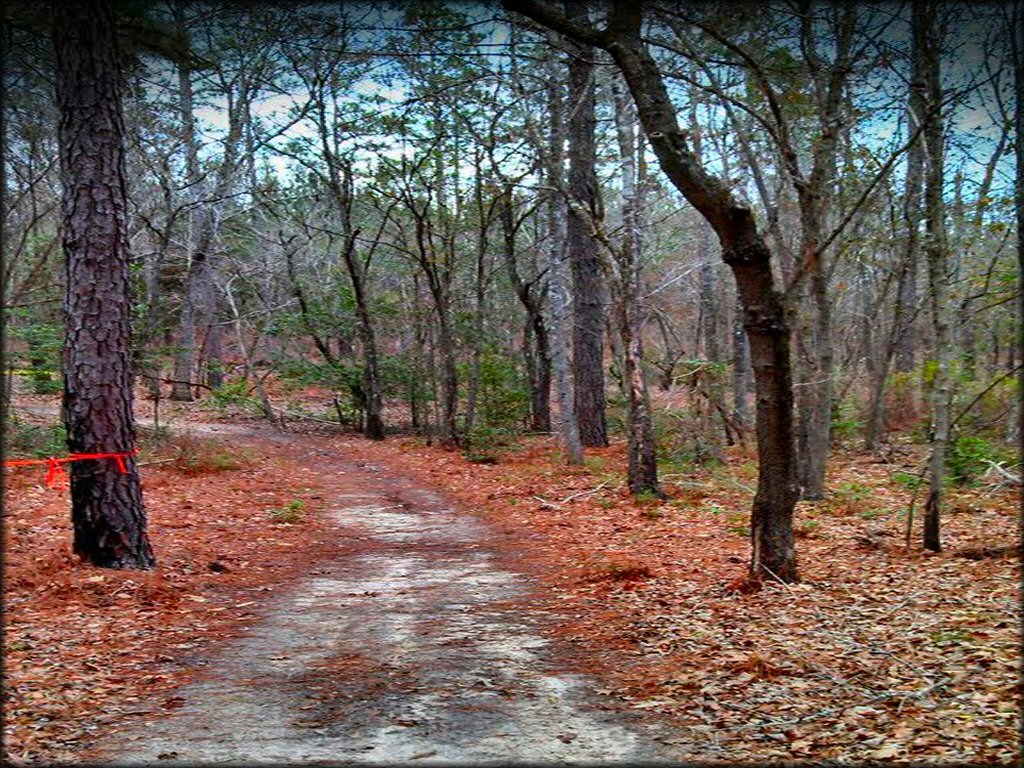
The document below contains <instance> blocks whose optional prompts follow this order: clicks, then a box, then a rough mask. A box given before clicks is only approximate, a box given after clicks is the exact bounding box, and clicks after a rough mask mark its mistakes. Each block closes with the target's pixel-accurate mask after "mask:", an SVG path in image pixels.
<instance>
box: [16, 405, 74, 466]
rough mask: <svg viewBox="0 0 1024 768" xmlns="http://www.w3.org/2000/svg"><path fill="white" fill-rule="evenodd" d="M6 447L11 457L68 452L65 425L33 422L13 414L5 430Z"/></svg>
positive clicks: (54, 454) (44, 455)
mask: <svg viewBox="0 0 1024 768" xmlns="http://www.w3.org/2000/svg"><path fill="white" fill-rule="evenodd" d="M4 449H5V453H7V454H8V455H9V456H10V457H11V458H18V457H21V458H45V457H47V456H58V455H63V454H65V453H67V450H68V442H67V432H66V431H65V429H64V425H63V424H60V423H56V424H33V423H31V422H28V421H24V420H22V419H19V418H18V417H16V416H14V415H11V416H10V417H9V418H8V420H7V427H6V429H5V430H4Z"/></svg>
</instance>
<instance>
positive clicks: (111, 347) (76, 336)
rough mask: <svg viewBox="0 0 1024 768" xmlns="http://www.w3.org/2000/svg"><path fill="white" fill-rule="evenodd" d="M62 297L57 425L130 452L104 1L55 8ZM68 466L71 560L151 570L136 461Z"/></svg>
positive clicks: (81, 446) (113, 110) (119, 211)
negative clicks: (63, 334)
mask: <svg viewBox="0 0 1024 768" xmlns="http://www.w3.org/2000/svg"><path fill="white" fill-rule="evenodd" d="M54 14H55V15H54V29H53V40H54V49H55V52H56V59H57V103H58V106H59V109H60V126H59V131H58V142H59V146H60V161H61V176H62V182H63V201H62V215H63V226H64V241H63V242H64V253H65V258H66V277H67V288H66V293H65V300H64V308H65V314H66V323H67V326H66V337H65V349H64V371H65V374H64V402H63V410H64V419H65V424H66V426H67V433H68V447H69V449H70V450H71V451H72V452H75V453H127V452H130V451H132V450H133V449H134V446H135V428H134V423H133V416H132V361H131V339H130V326H129V318H130V313H131V304H130V298H129V280H128V277H129V273H128V265H129V256H128V243H127V237H126V232H127V203H126V194H125V185H124V146H123V135H124V125H123V118H122V115H121V97H120V86H119V71H118V51H117V42H116V38H115V27H114V15H113V10H112V7H111V4H110V3H109V2H89V3H70V4H66V5H64V4H58V5H55V6H54ZM124 463H125V467H126V469H127V471H126V472H123V473H122V472H121V471H120V469H119V468H118V465H117V462H116V461H114V460H112V459H91V460H85V461H76V462H73V463H71V464H70V471H69V475H70V479H71V518H72V523H73V525H74V550H75V552H76V553H77V554H78V555H80V556H81V557H82V558H83V559H84V560H87V561H88V562H90V563H92V564H93V565H98V566H101V567H106V568H150V567H152V566H153V565H154V563H155V559H154V557H153V551H152V548H151V546H150V543H149V538H148V536H147V532H146V514H145V510H144V508H143V505H142V487H141V484H140V482H139V474H138V468H137V466H136V463H135V460H134V459H133V458H132V457H131V456H128V457H126V458H125V459H124Z"/></svg>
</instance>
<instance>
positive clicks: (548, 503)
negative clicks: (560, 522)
mask: <svg viewBox="0 0 1024 768" xmlns="http://www.w3.org/2000/svg"><path fill="white" fill-rule="evenodd" d="M530 498H531V499H536V500H537V501H539V502H540V503H541V504H542V505H543V506H545V507H551V509H561V508H562V505H561V504H557V503H555V502H553V501H548V500H547V499H545V498H543V497H541V496H531V497H530Z"/></svg>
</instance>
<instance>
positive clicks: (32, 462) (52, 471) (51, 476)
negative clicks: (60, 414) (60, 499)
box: [4, 451, 135, 489]
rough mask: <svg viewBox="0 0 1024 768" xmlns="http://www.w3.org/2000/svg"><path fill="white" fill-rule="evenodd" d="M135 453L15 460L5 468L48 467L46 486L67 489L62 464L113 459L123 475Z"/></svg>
mask: <svg viewBox="0 0 1024 768" xmlns="http://www.w3.org/2000/svg"><path fill="white" fill-rule="evenodd" d="M134 453H135V451H122V452H121V453H72V454H71V455H70V456H62V457H60V458H57V457H55V456H51V457H50V458H48V459H15V460H13V461H5V462H4V466H5V467H31V466H39V465H45V466H46V486H47V487H48V488H58V489H59V488H65V487H66V486H67V484H68V475H67V472H65V471H64V467H62V466H61V465H62V464H70V463H71V462H72V461H83V460H85V459H113V460H114V461H116V462H117V468H118V469H119V470H121V472H122V474H123V473H125V472H127V471H128V468H127V467H126V466H125V463H124V459H125V457H126V456H132V455H134Z"/></svg>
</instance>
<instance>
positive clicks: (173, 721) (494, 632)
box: [96, 425, 685, 765]
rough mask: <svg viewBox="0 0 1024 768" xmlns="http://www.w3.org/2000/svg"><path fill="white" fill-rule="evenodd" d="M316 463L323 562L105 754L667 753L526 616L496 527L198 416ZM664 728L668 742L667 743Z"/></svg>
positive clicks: (426, 756)
mask: <svg viewBox="0 0 1024 768" xmlns="http://www.w3.org/2000/svg"><path fill="white" fill-rule="evenodd" d="M202 431H203V432H205V433H208V434H211V435H216V436H219V437H221V438H225V437H227V438H229V439H230V440H232V442H236V443H240V444H245V443H253V442H257V443H259V444H260V445H262V446H263V447H266V446H267V445H268V444H270V445H272V446H273V445H275V444H276V446H277V447H280V448H281V449H282V450H285V449H287V451H288V452H289V454H290V455H291V457H292V458H293V459H294V460H297V461H300V462H303V463H305V464H306V466H308V467H310V468H311V469H312V474H311V477H310V480H311V482H315V483H316V484H317V485H318V486H319V491H320V492H321V493H322V494H323V498H324V500H325V502H324V503H325V504H327V505H328V506H327V509H328V514H329V515H330V518H331V520H332V524H333V525H334V526H336V528H337V537H338V539H339V541H342V542H344V545H343V546H342V547H340V548H339V550H338V552H339V554H338V555H337V556H335V557H332V558H331V559H329V560H327V561H320V560H318V559H317V558H316V557H313V556H311V558H310V562H309V564H308V568H307V569H306V572H305V575H304V576H303V577H302V578H301V579H299V580H298V581H296V582H295V583H293V584H291V585H290V586H288V588H286V589H282V590H280V591H279V592H278V593H277V594H275V596H274V597H272V598H270V599H269V600H268V601H267V603H266V604H265V605H264V606H263V610H262V611H261V613H260V615H259V619H258V620H257V621H256V622H254V623H253V624H252V625H250V626H249V628H248V631H246V632H245V633H244V634H243V635H242V636H241V637H239V638H236V639H234V640H230V641H228V642H227V643H226V644H224V645H223V646H222V647H220V648H219V649H218V650H216V651H214V652H213V654H212V655H211V656H209V657H208V658H197V659H195V660H194V663H195V664H196V665H197V666H198V667H200V670H201V671H200V672H199V673H198V675H197V676H196V678H195V680H194V681H193V682H192V683H190V684H188V685H186V686H185V687H183V688H182V689H180V690H179V691H178V694H177V695H178V696H179V697H180V699H179V700H180V704H181V706H180V707H179V708H178V709H176V710H174V711H173V713H171V714H169V715H168V716H167V717H165V718H164V719H162V720H159V721H157V722H154V723H149V724H146V725H142V724H140V725H139V726H138V727H137V728H135V729H134V730H132V731H126V732H124V733H121V734H118V735H116V736H113V737H112V738H111V740H110V741H108V742H107V743H106V744H104V745H102V747H101V750H100V752H99V753H98V754H100V755H102V756H103V757H102V759H99V760H97V761H96V764H102V763H103V762H107V763H113V764H117V765H128V764H137V765H142V764H145V765H149V764H157V763H159V764H163V765H175V764H180V765H200V764H246V765H252V764H260V763H269V764H317V763H319V764H336V763H389V764H419V763H444V764H455V763H464V764H472V765H481V764H487V763H491V764H506V765H508V764H516V763H532V764H536V763H576V764H603V763H615V764H630V765H636V764H644V763H660V764H666V763H678V762H681V761H683V760H684V759H685V757H684V756H683V755H681V754H680V752H679V747H678V746H673V747H670V746H669V744H671V743H676V744H678V741H677V739H678V734H675V735H673V734H672V733H671V732H670V731H669V730H668V729H666V728H665V727H664V726H663V725H660V724H658V723H657V722H652V721H651V720H650V717H649V715H648V716H647V717H644V718H643V719H641V718H640V717H639V716H638V713H635V712H629V711H622V710H621V709H616V708H615V707H614V706H613V705H612V704H610V703H609V701H610V699H609V698H607V697H604V696H602V695H600V694H599V693H598V692H597V691H598V690H599V689H600V687H601V685H600V683H599V682H598V681H597V680H596V679H595V678H593V677H590V676H588V675H586V674H581V673H579V672H578V671H575V669H574V665H573V663H572V660H571V658H569V657H568V656H566V654H565V652H564V649H560V648H558V647H556V646H557V645H558V643H557V641H552V640H550V639H549V638H547V637H545V633H544V632H543V625H544V623H545V622H552V621H555V620H557V617H556V616H553V615H552V614H551V613H549V612H548V611H545V610H538V609H531V607H530V604H531V602H532V600H533V598H534V597H535V596H536V595H537V590H538V584H539V582H538V581H537V580H536V579H535V578H534V577H532V576H531V573H530V568H529V567H525V566H524V565H523V563H522V561H520V560H518V559H517V557H516V551H515V549H514V548H510V547H509V546H507V545H504V546H503V545H501V544H500V543H499V542H500V540H501V534H500V532H498V531H496V530H494V529H493V528H492V527H490V526H488V525H487V524H486V523H484V522H482V521H481V520H479V519H477V518H475V517H474V516H472V515H469V514H466V513H464V512H460V511H457V510H456V509H455V508H454V505H453V504H452V503H451V502H450V501H449V500H448V499H446V498H445V497H444V496H443V495H442V494H440V493H438V492H436V491H433V490H430V489H428V488H426V487H423V486H421V485H419V484H417V483H416V482H415V481H413V480H411V479H409V478H405V477H402V476H400V475H398V474H396V473H394V472H392V471H390V470H389V469H388V468H386V467H382V466H374V465H367V464H362V465H359V464H355V463H352V462H347V461H345V460H344V458H343V456H342V455H341V454H340V452H339V451H338V450H337V448H336V447H334V448H332V447H331V446H330V444H329V443H328V442H327V441H324V440H321V439H318V438H308V437H306V436H303V437H302V438H297V437H295V436H289V435H286V434H281V433H279V432H278V433H275V432H272V431H270V430H262V429H261V430H252V429H249V428H241V427H235V426H229V425H208V426H207V427H205V428H203V429H202ZM673 736H675V738H673Z"/></svg>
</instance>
